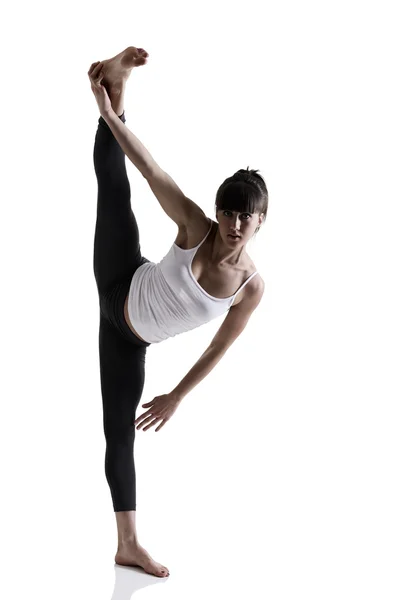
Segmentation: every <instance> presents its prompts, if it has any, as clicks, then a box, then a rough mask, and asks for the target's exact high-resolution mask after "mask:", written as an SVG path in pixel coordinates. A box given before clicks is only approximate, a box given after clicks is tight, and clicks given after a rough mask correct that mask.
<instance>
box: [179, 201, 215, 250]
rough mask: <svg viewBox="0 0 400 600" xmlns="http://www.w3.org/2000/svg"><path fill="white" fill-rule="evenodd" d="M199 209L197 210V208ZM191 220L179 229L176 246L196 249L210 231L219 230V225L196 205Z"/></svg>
mask: <svg viewBox="0 0 400 600" xmlns="http://www.w3.org/2000/svg"><path fill="white" fill-rule="evenodd" d="M195 207H197V208H195ZM195 207H194V208H193V210H192V214H191V218H190V219H188V220H187V222H186V223H185V224H184V225H181V226H180V227H179V231H178V235H177V238H176V240H175V244H177V245H178V246H180V247H182V248H183V249H187V248H194V247H195V246H197V244H199V243H200V242H201V241H202V240H203V239H204V238H205V236H206V235H207V233H208V231H210V228H211V230H213V228H214V229H215V227H217V228H218V223H217V222H215V221H213V220H212V219H210V218H209V217H207V215H206V214H205V213H204V212H203V210H202V209H201V208H200V207H198V206H197V204H196V205H195Z"/></svg>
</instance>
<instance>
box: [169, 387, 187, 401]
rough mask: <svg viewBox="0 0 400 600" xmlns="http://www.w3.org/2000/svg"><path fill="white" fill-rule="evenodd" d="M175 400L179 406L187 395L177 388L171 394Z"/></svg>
mask: <svg viewBox="0 0 400 600" xmlns="http://www.w3.org/2000/svg"><path fill="white" fill-rule="evenodd" d="M170 395H171V396H172V397H173V399H174V400H175V402H176V403H177V404H179V403H180V402H181V401H182V400H183V398H184V397H185V395H186V394H183V393H182V392H181V391H180V390H179V388H178V387H176V388H175V389H174V390H172V392H171V394H170Z"/></svg>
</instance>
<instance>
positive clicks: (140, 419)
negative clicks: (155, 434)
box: [135, 412, 155, 429]
mask: <svg viewBox="0 0 400 600" xmlns="http://www.w3.org/2000/svg"><path fill="white" fill-rule="evenodd" d="M146 415H148V416H146ZM154 417H155V415H154V414H149V413H148V412H147V413H144V414H143V415H140V417H138V418H137V419H136V421H135V425H136V424H137V429H140V428H141V427H143V425H145V424H146V423H147V422H148V421H151V419H154Z"/></svg>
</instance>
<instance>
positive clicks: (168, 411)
mask: <svg viewBox="0 0 400 600" xmlns="http://www.w3.org/2000/svg"><path fill="white" fill-rule="evenodd" d="M180 402H181V398H179V397H178V396H176V394H174V393H172V392H171V393H170V394H163V395H162V396H156V397H155V398H154V399H153V400H152V401H151V402H146V403H145V404H142V406H143V407H148V406H150V408H149V410H147V411H146V412H145V413H143V414H142V415H140V417H138V418H137V419H136V420H135V425H137V427H136V429H140V428H141V427H142V426H143V425H145V424H146V427H144V428H143V431H146V429H149V427H153V425H155V424H156V423H157V422H158V421H162V423H161V424H160V425H159V426H158V427H157V429H156V431H158V430H159V429H161V427H164V425H165V423H166V422H167V421H168V420H169V419H170V418H171V417H172V415H173V414H174V412H175V411H176V409H177V408H178V405H179V404H180Z"/></svg>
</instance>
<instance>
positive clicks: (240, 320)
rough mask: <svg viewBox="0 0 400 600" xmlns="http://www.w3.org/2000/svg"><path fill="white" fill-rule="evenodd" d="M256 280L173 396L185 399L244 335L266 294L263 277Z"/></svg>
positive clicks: (232, 308) (233, 307)
mask: <svg viewBox="0 0 400 600" xmlns="http://www.w3.org/2000/svg"><path fill="white" fill-rule="evenodd" d="M254 279H255V278H254ZM254 279H253V280H252V281H251V282H249V284H248V286H249V290H248V294H247V296H245V297H244V298H243V300H242V301H241V302H239V304H237V305H235V306H232V307H231V309H230V310H229V313H228V315H227V317H226V318H225V320H224V321H223V323H222V325H221V327H220V328H219V330H218V331H217V333H216V335H215V336H214V339H213V340H212V342H211V344H210V345H209V347H208V348H207V350H206V351H205V352H204V353H203V354H202V355H201V357H200V358H199V360H198V361H197V362H196V364H195V365H194V366H193V367H192V368H191V369H190V371H189V372H188V374H187V375H186V376H185V377H184V378H183V379H182V381H181V382H180V383H179V384H178V385H177V386H176V388H175V389H174V390H173V391H172V392H171V393H172V394H175V395H176V396H177V397H178V398H180V399H182V398H184V396H186V395H187V394H188V393H189V392H190V391H191V390H192V389H193V388H194V387H195V386H196V385H197V384H198V383H200V381H202V379H204V378H205V377H206V375H208V374H209V373H210V371H212V370H213V368H214V367H215V365H217V364H218V363H219V361H220V360H221V358H222V357H223V356H224V354H225V352H226V351H227V350H228V348H229V346H231V345H232V344H233V342H234V341H235V340H236V339H237V338H238V337H239V335H240V334H241V333H242V331H243V330H244V328H245V327H246V325H247V323H248V321H249V319H250V316H251V314H252V313H253V311H254V310H255V309H256V307H257V306H258V305H259V303H260V301H261V298H262V295H263V293H264V282H263V280H262V279H261V277H258V278H257V281H254Z"/></svg>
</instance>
